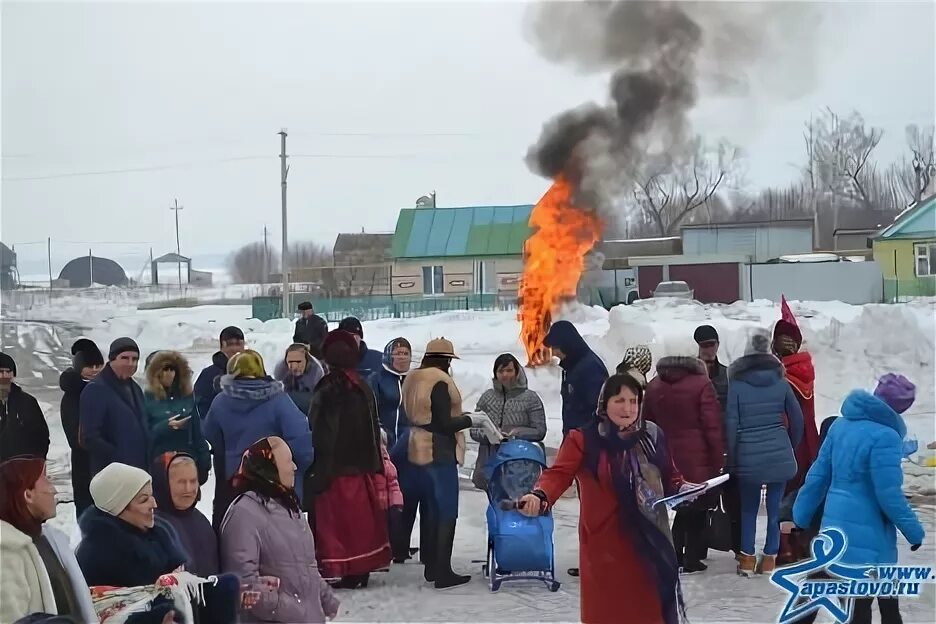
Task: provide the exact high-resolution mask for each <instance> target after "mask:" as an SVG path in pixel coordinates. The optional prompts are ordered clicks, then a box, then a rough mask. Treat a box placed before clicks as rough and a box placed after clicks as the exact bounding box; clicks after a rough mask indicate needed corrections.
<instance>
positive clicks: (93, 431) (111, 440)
mask: <svg viewBox="0 0 936 624" xmlns="http://www.w3.org/2000/svg"><path fill="white" fill-rule="evenodd" d="M79 401H80V403H79V406H80V407H79V416H78V418H79V423H80V424H79V437H80V439H81V445H82V446H83V447H84V448H85V449H86V450H87V451H88V456H89V460H90V464H91V476H94V475H96V474H97V473H99V472H100V471H101V470H103V469H104V468H105V467H106V466H107V465H108V464H111V463H113V462H120V463H121V464H127V465H128V466H135V467H137V468H139V469H140V470H146V471H147V472H149V466H150V440H149V426H148V423H147V419H146V402H145V400H144V398H143V390H141V389H140V386H138V385H137V383H136V382H135V381H133V380H132V379H130V380H128V381H126V382H122V381H120V380H119V379H117V376H116V375H115V374H114V371H113V370H112V369H111V367H110V364H108V365H107V366H105V367H104V369H103V370H101V372H100V373H98V376H97V377H95V378H94V379H93V380H92V381H91V382H89V383H88V385H87V386H85V389H84V391H83V392H82V393H81V398H80V399H79Z"/></svg>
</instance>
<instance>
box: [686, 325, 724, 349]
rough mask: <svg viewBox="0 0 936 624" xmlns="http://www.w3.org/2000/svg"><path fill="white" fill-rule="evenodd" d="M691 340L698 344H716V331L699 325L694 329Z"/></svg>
mask: <svg viewBox="0 0 936 624" xmlns="http://www.w3.org/2000/svg"><path fill="white" fill-rule="evenodd" d="M692 338H693V340H695V341H696V343H698V344H702V343H703V342H711V341H713V340H714V341H716V342H718V331H717V330H716V329H715V328H714V327H712V326H711V325H699V326H698V327H696V330H695V333H694V334H693V335H692Z"/></svg>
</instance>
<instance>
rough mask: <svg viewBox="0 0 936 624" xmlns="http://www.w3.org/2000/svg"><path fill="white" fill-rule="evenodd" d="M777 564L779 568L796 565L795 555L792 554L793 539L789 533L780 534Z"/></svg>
mask: <svg viewBox="0 0 936 624" xmlns="http://www.w3.org/2000/svg"><path fill="white" fill-rule="evenodd" d="M776 560H777V564H778V565H781V566H785V565H790V564H791V563H796V554H795V553H794V552H793V539H792V536H791V535H790V534H789V533H781V534H780V552H779V553H778V554H777V557H776Z"/></svg>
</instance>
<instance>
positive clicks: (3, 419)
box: [0, 384, 49, 461]
mask: <svg viewBox="0 0 936 624" xmlns="http://www.w3.org/2000/svg"><path fill="white" fill-rule="evenodd" d="M48 453H49V425H48V424H46V420H45V416H43V415H42V409H40V408H39V402H38V401H36V399H35V398H34V397H33V396H32V395H31V394H27V393H25V392H23V389H22V388H20V387H19V386H18V385H16V384H11V385H10V395H9V396H8V397H7V400H6V401H4V402H3V403H0V461H5V460H7V459H10V458H11V457H17V456H21V455H28V456H31V457H41V458H43V459H45V457H46V455H47V454H48Z"/></svg>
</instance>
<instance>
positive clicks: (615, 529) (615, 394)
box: [518, 374, 691, 624]
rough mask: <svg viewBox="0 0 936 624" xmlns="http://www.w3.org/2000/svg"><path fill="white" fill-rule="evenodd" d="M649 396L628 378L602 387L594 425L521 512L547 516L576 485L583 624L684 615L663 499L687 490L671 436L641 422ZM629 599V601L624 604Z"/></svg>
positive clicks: (562, 453)
mask: <svg viewBox="0 0 936 624" xmlns="http://www.w3.org/2000/svg"><path fill="white" fill-rule="evenodd" d="M642 398H643V390H642V388H641V387H640V384H639V382H637V380H635V379H634V378H633V377H631V376H630V375H621V374H618V375H614V376H612V377H611V378H609V379H608V381H607V382H605V385H604V388H603V389H602V391H601V398H600V400H599V404H598V419H597V423H596V424H594V425H591V426H589V427H587V428H584V429H581V430H577V429H576V430H572V431H570V432H569V435H568V436H567V437H566V439H565V440H564V441H563V442H562V446H561V447H560V448H559V455H558V457H557V458H556V463H555V464H554V465H553V466H552V468H549V469H548V470H546V471H545V472H544V473H543V475H542V476H541V477H540V479H539V481H538V482H537V484H536V488H535V489H534V490H533V492H531V493H530V494H527V495H525V496H524V497H523V498H522V499H521V500H520V503H519V505H518V507H519V508H520V510H521V511H522V512H523V513H524V514H526V515H530V516H535V515H538V514H541V513H544V512H545V511H546V510H548V509H549V508H550V507H551V505H553V504H554V503H555V502H556V500H558V499H559V497H560V496H561V495H562V493H563V492H565V491H566V490H567V489H568V488H569V486H570V485H571V484H572V481H573V480H574V479H577V480H578V487H579V494H580V498H581V512H580V514H581V515H580V517H579V542H580V550H579V565H580V568H581V578H582V597H581V618H582V621H583V622H585V623H586V624H604V623H607V624H612V623H613V624H617V623H619V622H634V623H635V624H638V623H639V624H677V622H679V621H680V619H681V616H682V617H685V607H684V605H683V602H682V595H681V593H680V589H679V569H678V567H677V565H676V551H675V550H674V549H673V542H672V538H671V536H670V532H669V522H668V518H667V513H666V507H665V506H663V505H659V506H656V507H654V506H653V502H654V501H655V500H657V499H659V498H660V497H662V496H665V495H670V494H673V493H675V492H677V491H678V490H679V489H680V488H681V487H685V486H691V484H686V482H685V481H684V480H683V478H682V476H681V475H680V474H679V471H678V470H677V469H676V467H675V466H674V465H673V462H672V459H671V458H670V454H669V450H668V448H667V445H666V438H665V437H664V436H663V432H662V431H661V430H660V429H659V428H658V427H657V426H656V425H654V424H653V423H650V422H647V421H646V420H644V419H643V418H641V417H640V401H641V399H642ZM622 592H626V593H627V595H628V596H631V597H632V600H626V601H625V600H621V599H620V596H621V594H622Z"/></svg>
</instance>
